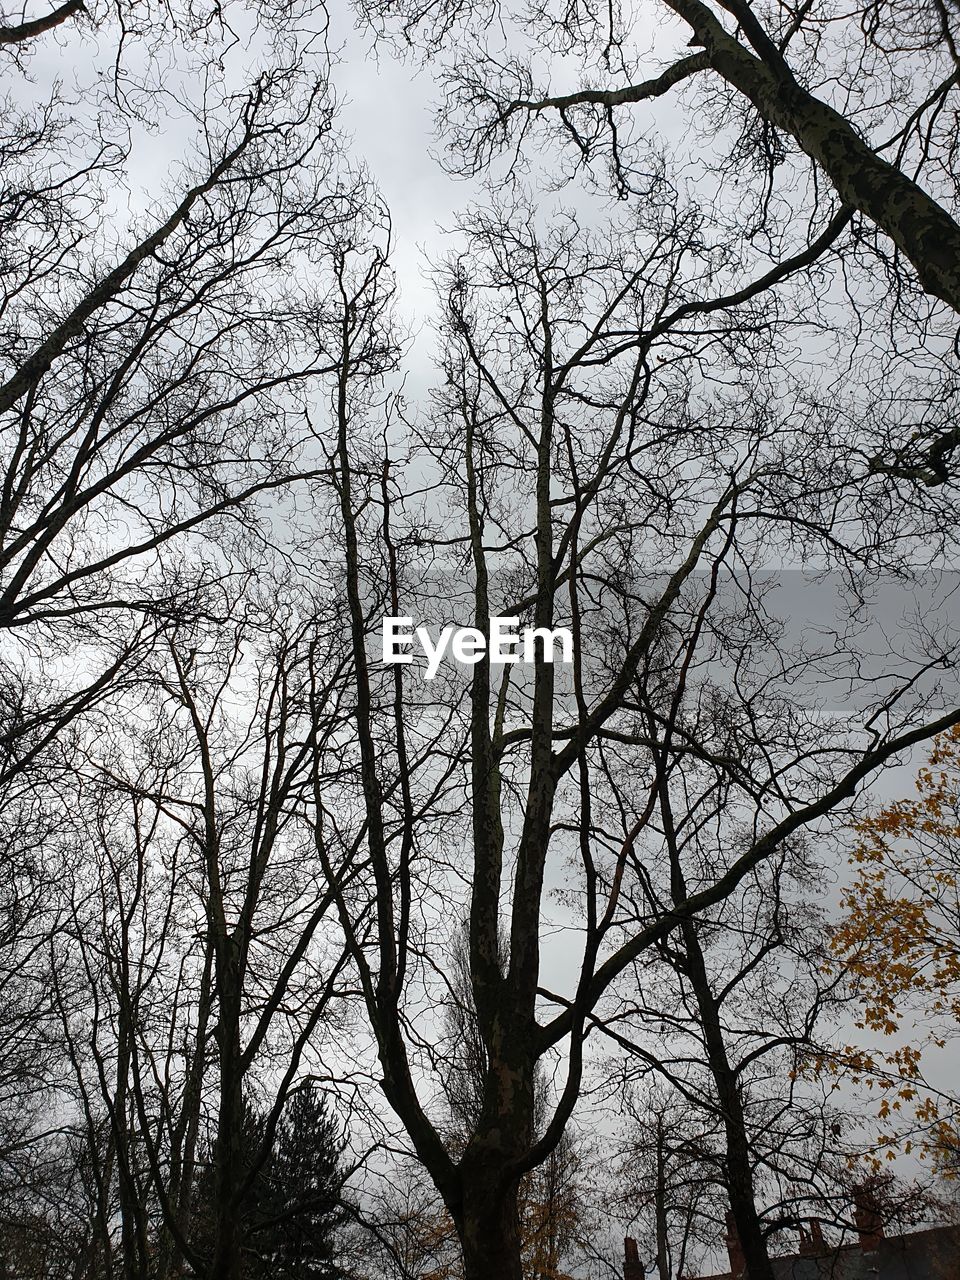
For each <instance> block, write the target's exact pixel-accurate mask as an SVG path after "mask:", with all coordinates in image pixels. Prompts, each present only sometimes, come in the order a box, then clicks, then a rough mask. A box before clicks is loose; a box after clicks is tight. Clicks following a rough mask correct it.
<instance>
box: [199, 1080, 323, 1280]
mask: <svg viewBox="0 0 960 1280" xmlns="http://www.w3.org/2000/svg"><path fill="white" fill-rule="evenodd" d="M266 1129H267V1117H266V1116H265V1115H264V1114H263V1113H262V1112H261V1111H259V1110H258V1109H257V1108H256V1107H255V1106H254V1105H253V1104H252V1103H251V1102H250V1101H249V1100H245V1104H244V1116H243V1122H242V1132H243V1138H244V1143H243V1145H244V1163H245V1165H246V1169H247V1170H249V1169H250V1168H252V1167H253V1166H254V1165H255V1164H258V1163H259V1168H258V1169H257V1172H256V1174H255V1176H254V1178H253V1180H252V1182H251V1184H250V1187H249V1189H248V1191H247V1193H246V1195H245V1197H244V1212H243V1217H244V1222H245V1229H244V1244H243V1251H242V1252H243V1259H244V1265H243V1280H346V1273H345V1272H344V1271H343V1270H341V1268H340V1267H339V1266H338V1265H337V1262H336V1252H337V1246H336V1232H337V1228H338V1227H339V1225H340V1224H341V1222H342V1221H343V1219H344V1216H345V1215H344V1211H343V1209H342V1208H341V1207H340V1184H341V1181H342V1173H341V1168H340V1160H341V1155H342V1153H343V1149H344V1139H343V1137H342V1136H341V1134H340V1132H339V1126H338V1125H337V1122H336V1120H335V1119H334V1117H333V1116H332V1115H331V1114H330V1112H329V1111H328V1108H327V1100H326V1097H325V1096H324V1094H323V1093H322V1092H321V1091H320V1090H318V1089H316V1088H315V1087H314V1086H313V1085H309V1086H307V1087H305V1088H303V1089H299V1090H297V1092H296V1093H294V1094H292V1095H291V1097H290V1098H288V1099H287V1102H286V1104H285V1106H284V1109H283V1112H282V1114H281V1116H280V1120H279V1122H278V1124H277V1128H276V1133H275V1135H274V1141H273V1144H272V1147H271V1150H270V1152H269V1154H268V1155H267V1156H266V1158H265V1159H262V1158H261V1157H262V1146H263V1142H264V1138H265V1135H266ZM213 1186H214V1170H213V1166H212V1164H208V1165H207V1166H206V1167H205V1168H204V1170H203V1172H202V1174H201V1176H200V1177H199V1178H198V1180H197V1189H196V1196H195V1201H194V1233H193V1234H194V1245H195V1246H196V1247H197V1248H198V1250H199V1252H200V1253H201V1254H209V1253H210V1251H211V1247H212V1242H213V1239H214V1236H215V1231H214V1228H215V1223H214V1222H213V1202H214V1201H213V1194H212V1193H213Z"/></svg>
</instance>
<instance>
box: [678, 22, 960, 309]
mask: <svg viewBox="0 0 960 1280" xmlns="http://www.w3.org/2000/svg"><path fill="white" fill-rule="evenodd" d="M666 3H667V5H668V6H669V7H670V8H671V9H672V10H673V11H674V13H676V14H677V15H678V16H679V17H681V18H683V19H684V21H685V22H687V23H689V25H690V26H691V27H692V28H693V31H694V34H695V41H696V43H697V44H702V45H703V47H704V50H705V52H706V54H707V58H708V60H709V63H710V66H711V67H712V69H713V70H714V71H716V72H717V73H718V74H719V75H721V76H722V77H723V78H724V80H726V81H727V83H728V84H730V85H732V86H733V87H734V88H735V89H737V90H738V91H739V92H740V93H742V94H743V95H744V96H745V97H746V98H748V99H749V101H750V102H751V103H752V104H753V105H754V107H756V109H757V111H758V112H759V113H760V115H761V116H763V118H764V119H765V120H767V121H769V122H770V124H772V125H774V126H775V127H776V128H778V129H782V130H783V131H784V133H788V134H790V136H791V137H792V138H793V139H794V140H795V141H796V142H797V144H798V145H799V146H800V147H801V148H802V149H803V151H805V152H806V154H807V155H808V156H810V158H811V159H812V160H815V161H816V163H817V164H818V165H820V167H821V168H822V169H823V171H824V172H825V173H826V174H827V176H828V177H829V178H830V181H831V182H832V183H833V186H834V187H835V188H836V191H837V194H838V195H839V196H840V198H841V200H843V202H844V204H847V205H850V206H851V207H852V208H854V209H858V210H859V211H860V212H861V213H863V214H865V215H866V217H868V218H869V219H870V220H871V221H872V222H874V223H875V224H876V225H877V227H879V228H880V230H881V231H883V232H885V233H886V234H887V235H888V236H889V237H890V239H891V240H892V241H893V242H894V244H895V245H897V247H898V248H899V249H900V250H901V251H902V252H903V253H904V255H905V256H906V257H907V258H909V260H910V262H912V263H913V266H914V268H915V269H916V272H917V276H918V278H919V280H920V283H921V284H922V285H923V288H924V290H925V291H926V292H927V293H929V294H932V295H933V296H934V297H936V298H940V299H941V300H942V301H944V302H946V303H948V304H949V305H950V306H951V307H953V309H954V310H955V311H957V312H960V225H958V224H957V222H956V221H955V220H954V218H952V217H951V216H950V214H949V213H948V212H947V211H946V210H945V209H943V208H942V207H941V206H940V205H939V204H938V203H937V202H936V200H934V199H933V198H932V197H931V196H930V195H928V194H927V192H925V191H924V190H923V189H922V188H921V187H919V186H918V185H917V184H916V183H915V182H913V181H912V180H911V179H910V178H908V177H907V176H906V174H904V173H902V172H901V171H900V170H899V169H898V168H896V167H895V166H894V165H892V164H889V163H888V162H887V161H886V160H884V159H882V158H881V157H880V156H879V155H877V154H876V152H874V151H873V150H871V148H870V146H869V145H868V144H867V143H866V142H865V141H864V140H863V138H862V137H861V136H860V134H859V133H858V132H857V130H856V129H855V128H854V126H853V125H852V124H851V123H850V121H849V120H847V119H846V118H845V117H844V116H842V115H841V114H840V113H839V112H838V111H835V110H834V109H833V107H831V106H829V105H828V104H827V103H825V102H823V101H821V99H819V98H816V97H814V95H813V94H811V93H808V92H807V91H806V90H805V89H803V88H802V87H801V86H800V85H799V84H798V83H797V81H796V80H795V79H794V77H793V75H792V74H791V73H790V72H789V71H788V70H787V69H786V66H785V64H784V62H783V60H782V58H780V56H779V54H775V55H774V54H771V57H770V58H769V59H766V58H763V57H759V56H756V55H755V54H753V53H751V52H750V51H749V50H748V49H746V48H745V47H744V46H743V45H742V44H741V43H740V42H739V41H738V40H737V39H735V38H734V36H732V35H730V33H729V32H728V31H726V30H725V29H724V27H723V26H722V25H721V23H720V22H719V21H718V20H717V18H716V17H715V16H714V14H713V13H712V12H711V11H710V10H709V9H708V8H707V6H706V5H705V4H702V3H701V0H666ZM754 21H755V20H754ZM760 42H761V38H760V37H758V43H760ZM770 48H771V49H773V46H772V45H771V46H770Z"/></svg>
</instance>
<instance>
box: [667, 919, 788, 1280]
mask: <svg viewBox="0 0 960 1280" xmlns="http://www.w3.org/2000/svg"><path fill="white" fill-rule="evenodd" d="M682 933H683V943H684V948H685V949H686V953H687V976H688V978H689V979H690V985H691V986H692V988H693V993H694V995H695V996H696V1000H697V1007H698V1009H699V1011H700V1020H701V1023H702V1027H703V1033H704V1043H705V1044H706V1048H707V1056H708V1058H709V1062H710V1070H711V1072H712V1074H713V1078H714V1081H715V1083H716V1086H717V1100H718V1101H719V1103H720V1110H721V1113H722V1116H723V1127H724V1134H725V1137H726V1145H727V1159H726V1168H727V1192H728V1194H729V1196H730V1210H731V1212H732V1214H733V1220H734V1222H735V1224H736V1228H737V1235H738V1236H739V1239H740V1248H741V1249H742V1250H743V1260H744V1266H745V1268H746V1274H747V1277H748V1280H774V1274H773V1267H772V1265H771V1263H770V1255H769V1254H768V1252H767V1242H766V1240H765V1238H764V1235H763V1231H762V1230H761V1227H760V1215H759V1214H758V1213H757V1204H756V1200H755V1198H754V1193H753V1169H752V1167H751V1164H750V1142H749V1139H748V1137H747V1125H746V1119H745V1117H744V1113H743V1099H742V1098H741V1096H740V1087H739V1082H738V1080H737V1076H736V1072H735V1071H734V1070H733V1068H732V1067H731V1066H730V1060H729V1058H728V1057H727V1048H726V1044H725V1043H724V1039H723V1028H722V1026H721V1023H720V1009H719V1006H718V1004H717V1001H716V999H715V998H714V995H713V990H712V988H711V986H710V978H709V975H708V974H707V968H706V964H705V963H704V959H703V951H702V949H701V947H700V939H699V938H698V937H697V929H696V925H695V924H694V923H693V922H692V921H689V920H688V921H686V922H685V924H684V925H683V926H682Z"/></svg>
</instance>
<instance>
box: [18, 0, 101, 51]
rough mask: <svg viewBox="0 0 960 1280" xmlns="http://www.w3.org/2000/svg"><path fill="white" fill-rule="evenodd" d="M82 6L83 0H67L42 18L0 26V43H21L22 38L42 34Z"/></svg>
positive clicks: (79, 9)
mask: <svg viewBox="0 0 960 1280" xmlns="http://www.w3.org/2000/svg"><path fill="white" fill-rule="evenodd" d="M83 8H84V4H83V0H67V2H66V4H62V5H60V7H59V8H58V9H53V10H51V12H50V13H48V14H46V15H45V16H44V17H42V18H34V19H33V20H32V21H31V22H21V23H20V24H19V25H18V26H16V27H0V44H21V43H22V42H23V41H24V40H32V39H33V37H34V36H42V35H43V33H44V32H45V31H52V30H53V28H54V27H59V26H60V24H61V22H66V20H67V19H68V18H71V17H73V15H74V14H75V13H79V12H80V11H81V10H82V9H83Z"/></svg>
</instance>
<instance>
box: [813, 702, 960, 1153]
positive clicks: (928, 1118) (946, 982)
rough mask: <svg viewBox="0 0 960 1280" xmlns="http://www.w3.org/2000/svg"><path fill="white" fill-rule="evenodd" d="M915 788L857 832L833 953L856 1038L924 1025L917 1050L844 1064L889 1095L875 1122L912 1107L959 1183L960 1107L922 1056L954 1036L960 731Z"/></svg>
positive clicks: (942, 740) (941, 742)
mask: <svg viewBox="0 0 960 1280" xmlns="http://www.w3.org/2000/svg"><path fill="white" fill-rule="evenodd" d="M916 786H917V793H918V794H917V795H916V796H915V797H914V798H913V799H909V800H896V801H894V802H893V803H891V804H889V805H886V806H884V807H883V808H882V809H880V810H879V811H878V812H877V813H876V814H873V815H872V816H870V817H868V818H866V819H864V820H863V821H862V822H860V823H858V824H857V827H856V830H857V833H858V837H859V838H858V840H857V843H856V845H855V846H854V849H853V852H852V854H851V861H852V863H853V864H854V865H855V867H856V877H855V879H854V882H853V884H852V885H851V886H850V888H849V889H848V891H847V892H846V894H845V896H844V898H843V910H844V915H843V917H842V919H841V922H840V924H839V926H838V927H837V928H836V930H835V931H834V934H833V938H832V946H833V951H834V953H835V955H836V956H837V958H838V959H839V960H840V962H841V963H842V964H843V966H844V967H845V968H846V969H847V971H848V972H849V973H850V975H851V978H852V980H853V983H854V986H855V989H856V992H857V995H858V996H859V998H860V1001H861V1004H862V1010H863V1013H862V1019H861V1021H860V1022H859V1024H858V1025H859V1026H860V1027H861V1028H864V1029H868V1030H870V1031H875V1032H882V1033H883V1034H885V1035H889V1036H893V1035H895V1034H896V1033H898V1032H900V1031H901V1030H902V1025H903V1019H904V1016H905V1015H906V1014H907V1013H908V1012H911V1013H915V1014H916V1015H917V1020H918V1023H919V1022H920V1021H921V1020H922V1021H923V1022H924V1023H925V1024H926V1026H927V1030H926V1032H925V1033H924V1036H923V1039H922V1040H921V1039H917V1038H916V1037H914V1038H913V1040H912V1042H911V1043H908V1044H902V1045H901V1046H900V1047H898V1048H897V1049H895V1050H893V1051H891V1052H887V1053H883V1054H871V1053H865V1052H862V1051H850V1052H849V1053H848V1054H847V1055H845V1057H846V1064H847V1066H848V1067H849V1068H851V1069H852V1070H853V1071H854V1072H855V1073H858V1074H860V1075H861V1076H863V1077H865V1078H866V1079H867V1080H868V1082H869V1083H871V1084H876V1085H878V1086H879V1087H880V1088H882V1089H883V1090H884V1091H885V1096H884V1098H883V1101H882V1102H881V1105H880V1115H881V1118H883V1119H887V1118H889V1117H891V1114H892V1113H893V1112H900V1111H902V1109H903V1104H904V1103H910V1104H913V1105H914V1107H915V1110H916V1114H917V1118H918V1120H919V1121H920V1122H921V1124H922V1125H923V1128H924V1131H925V1139H924V1145H925V1147H926V1148H927V1149H928V1150H929V1151H931V1152H932V1153H933V1155H934V1157H935V1159H936V1161H937V1163H938V1165H939V1166H940V1167H941V1168H942V1169H943V1170H944V1171H945V1172H948V1173H949V1172H952V1173H953V1175H954V1176H956V1173H957V1169H956V1165H957V1160H956V1152H957V1150H958V1149H960V1124H958V1119H960V1099H957V1098H956V1097H953V1098H950V1097H947V1096H945V1095H944V1094H943V1093H942V1091H937V1092H934V1091H931V1090H929V1089H928V1088H927V1087H926V1082H925V1080H924V1075H923V1069H922V1065H921V1056H922V1050H923V1048H924V1047H925V1046H926V1045H929V1044H934V1045H938V1046H941V1047H942V1046H943V1045H944V1044H945V1043H946V1040H947V1038H948V1037H950V1036H951V1035H956V1034H957V1032H958V1030H960V726H954V727H953V728H952V729H949V730H947V731H946V732H945V733H942V734H940V735H939V736H938V737H937V738H935V739H934V746H933V751H932V753H931V755H930V758H929V761H928V763H927V764H926V765H925V766H924V767H923V768H922V769H921V770H920V772H919V774H918V776H917V783H916ZM906 1145H909V1143H907V1144H906ZM891 1154H892V1153H891Z"/></svg>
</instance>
